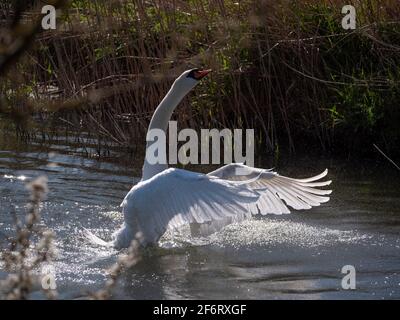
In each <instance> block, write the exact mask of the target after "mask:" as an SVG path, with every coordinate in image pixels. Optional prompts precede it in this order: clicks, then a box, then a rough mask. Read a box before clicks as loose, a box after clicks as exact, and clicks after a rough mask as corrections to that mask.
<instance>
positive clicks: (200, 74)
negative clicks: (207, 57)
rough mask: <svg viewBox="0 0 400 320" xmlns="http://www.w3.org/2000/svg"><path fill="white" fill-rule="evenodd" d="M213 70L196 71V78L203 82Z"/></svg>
mask: <svg viewBox="0 0 400 320" xmlns="http://www.w3.org/2000/svg"><path fill="white" fill-rule="evenodd" d="M211 71H212V70H211V69H207V70H196V71H195V72H194V78H195V79H196V80H201V79H203V78H204V77H205V76H206V75H208V74H209V73H210V72H211Z"/></svg>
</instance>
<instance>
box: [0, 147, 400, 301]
mask: <svg viewBox="0 0 400 320" xmlns="http://www.w3.org/2000/svg"><path fill="white" fill-rule="evenodd" d="M8 144H9V145H10V143H8ZM43 150H45V151H43ZM71 150H72V149H71V148H70V147H69V146H67V145H65V146H63V145H55V146H52V147H50V148H45V149H43V148H42V147H40V146H35V145H30V146H24V145H23V146H19V147H18V148H16V147H15V146H14V145H13V147H10V146H7V144H5V143H4V142H3V143H2V144H1V145H0V232H1V233H2V234H6V235H11V234H13V230H14V227H13V219H12V216H11V214H10V211H11V210H12V208H13V207H14V208H15V210H16V212H17V214H19V215H22V214H23V213H24V210H25V205H26V202H27V199H28V192H27V191H26V189H25V184H26V182H27V181H30V180H31V179H33V178H34V177H37V176H41V175H46V176H47V177H48V181H49V190H50V192H49V194H48V197H47V200H46V201H45V203H44V205H43V210H42V220H43V221H42V223H43V224H45V225H47V226H48V227H49V228H51V229H52V230H54V232H55V233H56V247H57V251H58V252H57V259H56V261H54V263H53V264H52V266H53V268H54V270H55V276H56V283H57V289H58V292H59V298H63V299H75V298H81V297H83V296H85V294H86V293H87V292H91V291H95V290H97V289H99V288H101V287H102V286H103V285H104V283H105V281H106V279H107V268H108V267H110V266H111V265H112V264H113V263H114V262H115V261H116V259H117V257H118V254H119V252H117V251H115V250H113V249H110V248H105V247H99V246H95V245H93V244H91V243H89V242H88V241H87V240H86V239H85V237H84V235H83V232H82V230H84V228H86V229H88V230H90V231H91V232H93V233H94V234H96V235H98V236H99V237H101V238H103V239H106V240H109V239H110V237H111V234H112V233H113V232H114V231H115V230H116V229H117V228H118V227H119V226H120V224H121V222H122V215H121V214H120V208H119V204H120V203H121V200H122V199H123V197H124V196H125V194H126V193H127V191H128V190H129V189H130V187H131V186H132V184H133V183H134V182H135V181H138V179H139V177H134V172H138V169H139V168H131V167H127V166H122V165H117V164H113V163H110V162H105V161H99V160H96V159H90V158H87V157H83V156H82V155H80V154H77V153H74V152H71ZM261 164H262V165H265V166H266V167H269V165H270V164H269V163H268V161H267V160H265V161H263V162H261ZM325 167H327V168H329V169H330V173H329V176H328V177H329V179H332V180H333V184H332V189H333V190H334V191H333V194H332V197H331V201H330V202H328V203H327V204H323V205H322V206H321V207H318V208H313V209H312V210H309V211H302V212H292V214H290V215H283V216H273V215H271V216H267V217H265V218H256V219H253V220H248V221H245V222H242V223H240V224H233V225H230V226H228V227H226V228H224V229H223V230H221V231H220V232H218V233H216V234H213V235H211V236H209V237H207V238H202V239H196V238H191V237H190V236H189V235H188V233H187V231H186V230H182V231H180V232H175V233H172V234H168V235H166V236H165V237H163V239H162V240H161V243H160V248H157V249H151V250H149V251H147V252H146V253H145V254H144V256H143V259H142V260H141V261H140V262H139V263H138V264H137V265H135V266H133V267H132V268H131V269H129V270H127V271H125V272H124V273H123V274H122V276H121V278H120V281H119V283H118V286H117V287H116V289H115V291H114V296H113V297H114V298H120V299H174V298H176V299H236V298H240V299H392V298H397V299H399V298H400V240H399V234H400V197H399V196H400V188H399V187H400V183H399V181H400V179H399V177H400V175H399V172H398V171H396V169H395V168H392V167H390V164H387V163H385V162H384V161H382V162H381V163H356V164H354V163H348V162H347V161H344V160H332V159H331V160H320V159H316V158H304V157H298V158H296V159H291V160H287V161H281V162H280V163H279V164H278V166H277V167H276V170H278V171H279V172H280V173H281V174H284V175H288V176H293V177H299V178H301V177H306V176H310V175H315V174H317V173H319V172H321V171H322V170H323V169H325ZM134 169H136V170H134ZM345 265H351V266H354V268H355V270H356V289H354V290H344V289H343V288H342V285H341V283H342V278H343V277H344V276H345V274H342V273H341V270H342V267H343V266H345ZM0 269H1V268H0ZM1 274H3V276H4V275H5V273H4V272H1V271H0V275H1ZM37 297H40V295H37Z"/></svg>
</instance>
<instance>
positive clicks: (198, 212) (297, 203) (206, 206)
mask: <svg viewBox="0 0 400 320" xmlns="http://www.w3.org/2000/svg"><path fill="white" fill-rule="evenodd" d="M208 73H209V70H199V69H193V70H187V71H185V72H183V73H182V74H181V75H180V76H179V77H178V78H177V79H176V80H175V82H174V83H173V85H172V87H171V89H170V90H169V92H168V93H167V95H166V96H165V97H164V99H163V100H162V101H161V103H160V104H159V105H158V107H157V109H156V111H155V112H154V115H153V117H152V119H151V122H150V125H149V130H150V129H154V128H157V129H161V130H164V131H166V130H167V126H168V121H169V119H170V117H171V115H172V112H173V111H174V109H175V108H176V106H177V105H178V103H179V102H180V101H181V100H182V99H183V97H184V96H185V95H186V94H187V93H188V92H189V91H190V90H191V89H193V88H194V86H195V85H196V84H197V83H198V82H199V81H200V80H201V79H202V78H203V77H205V76H206V75H207V74H208ZM147 146H149V144H147ZM237 169H240V175H238V174H237V172H238V170H237ZM326 174H327V170H325V171H324V172H323V173H321V174H319V175H317V176H315V177H312V178H308V179H292V178H287V177H284V176H280V175H278V174H277V173H276V172H273V171H271V170H265V169H258V168H252V167H248V166H245V165H243V164H237V163H233V164H228V165H225V166H223V167H222V168H220V169H218V170H215V171H213V172H210V173H209V174H201V173H195V172H190V171H187V170H181V169H174V168H170V169H168V168H167V165H161V164H157V165H152V164H150V163H149V162H147V161H146V160H145V162H144V166H143V178H142V180H141V181H140V182H139V183H138V184H136V185H135V186H133V187H132V189H131V190H130V191H129V192H128V194H127V195H126V196H125V199H124V200H123V202H122V204H121V206H122V212H123V215H124V224H123V225H122V227H121V228H120V229H119V230H118V231H117V232H116V234H115V240H114V241H113V246H114V247H116V248H124V247H128V246H129V245H130V243H131V241H132V240H133V239H135V238H136V239H138V240H139V241H140V243H141V244H142V245H148V244H155V243H157V241H158V240H159V239H160V237H161V236H162V235H163V234H164V233H165V232H166V231H167V230H168V229H171V228H178V227H180V226H182V225H185V224H189V225H191V226H192V227H194V226H197V227H199V226H200V227H201V226H202V225H207V223H208V224H209V223H211V222H214V221H216V222H217V224H218V222H222V224H223V225H225V224H227V223H229V222H231V221H232V219H234V218H237V219H243V218H246V217H249V216H251V215H255V214H262V215H264V214H269V213H272V214H283V213H290V211H289V209H288V206H290V207H292V208H294V209H297V210H300V209H310V208H311V207H312V206H318V205H320V204H321V203H323V202H327V201H329V197H326V196H325V195H328V194H330V193H331V190H320V189H316V188H315V187H322V186H327V185H329V184H330V183H331V181H324V182H316V181H317V180H319V179H321V178H323V177H325V176H326ZM283 201H284V202H283ZM193 229H199V228H193Z"/></svg>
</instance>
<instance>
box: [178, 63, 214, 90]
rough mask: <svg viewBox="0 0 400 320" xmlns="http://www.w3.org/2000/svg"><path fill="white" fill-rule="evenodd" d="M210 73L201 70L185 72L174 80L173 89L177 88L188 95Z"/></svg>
mask: <svg viewBox="0 0 400 320" xmlns="http://www.w3.org/2000/svg"><path fill="white" fill-rule="evenodd" d="M210 72H211V70H210V69H208V70H203V69H198V68H196V69H190V70H186V71H184V72H183V73H182V74H181V75H180V76H179V77H178V78H177V79H176V80H175V82H174V87H175V88H179V90H181V91H182V92H184V93H188V92H189V91H190V90H192V89H193V88H194V87H195V86H196V84H198V83H199V82H200V80H201V79H203V78H204V77H205V76H206V75H207V74H209V73H210Z"/></svg>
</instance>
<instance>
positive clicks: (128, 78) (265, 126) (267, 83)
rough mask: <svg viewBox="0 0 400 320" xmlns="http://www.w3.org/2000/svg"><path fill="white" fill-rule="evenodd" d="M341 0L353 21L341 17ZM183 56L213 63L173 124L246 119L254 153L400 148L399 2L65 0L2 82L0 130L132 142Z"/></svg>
mask: <svg viewBox="0 0 400 320" xmlns="http://www.w3.org/2000/svg"><path fill="white" fill-rule="evenodd" d="M32 2H34V1H32ZM350 3H352V4H353V5H354V6H355V7H356V9H357V29H356V30H354V31H353V30H344V29H342V27H341V19H342V17H343V15H342V14H341V9H342V6H343V5H345V4H350ZM3 6H4V8H3V14H2V16H1V18H2V23H3V24H4V25H6V24H8V25H9V24H10V21H11V18H12V16H13V15H12V14H9V13H7V10H12V9H11V7H7V6H6V5H3ZM7 17H8V18H7ZM15 34H16V32H14V33H13V34H12V35H14V36H15ZM3 42H4V41H3ZM3 45H4V43H3ZM193 66H205V67H211V68H212V69H214V72H213V74H212V76H211V77H209V78H208V79H207V80H205V81H204V82H203V83H202V84H201V85H199V86H198V87H197V88H196V90H195V93H194V94H193V95H192V96H191V97H190V99H186V100H185V101H184V103H182V105H181V106H180V107H179V109H178V112H176V114H175V118H176V119H177V120H178V123H179V125H180V126H181V127H192V128H197V129H199V128H208V127H216V128H222V127H228V128H255V129H256V136H257V138H258V142H259V145H258V149H257V150H258V152H261V151H266V152H269V153H273V152H275V153H277V152H279V150H289V151H292V152H293V151H298V152H310V151H311V150H315V151H317V152H319V153H322V152H326V153H335V154H344V155H349V154H351V155H357V156H366V155H370V154H376V150H375V149H374V148H373V147H372V144H373V143H375V144H377V145H378V146H380V147H381V149H383V150H384V151H385V152H387V153H388V154H389V155H391V156H392V157H398V156H400V148H398V145H399V142H400V141H399V140H400V130H399V129H398V125H399V123H400V111H399V102H400V3H399V1H397V0H387V1H375V0H368V1H366V0H363V1H345V2H343V1H334V0H332V1H311V0H309V1H307V0H302V1H285V0H274V1H258V0H257V1H256V0H244V1H222V0H221V1H206V0H192V1H164V0H155V1H139V0H119V1H105V0H104V1H101V0H95V1H84V0H75V1H69V3H68V6H67V8H66V9H65V10H64V11H63V15H62V17H60V19H59V21H58V28H57V30H56V31H46V32H40V33H39V34H37V35H36V40H35V42H34V43H33V45H32V46H31V48H30V49H29V50H28V51H27V52H26V53H25V55H23V57H22V58H21V59H19V60H18V63H17V64H16V65H14V66H13V67H12V70H9V71H8V73H7V74H6V76H3V77H2V78H1V80H0V81H1V82H0V87H1V105H0V113H1V114H3V115H2V116H1V117H2V119H3V121H2V122H1V126H2V127H3V131H4V130H7V131H10V130H11V131H14V129H15V128H17V132H18V134H20V135H23V136H24V137H28V136H29V137H32V136H35V137H36V138H37V137H38V136H39V137H40V138H41V139H45V140H52V139H56V138H57V137H59V136H62V135H63V136H65V135H68V136H71V135H72V136H73V137H75V138H76V137H82V136H83V134H84V137H85V138H89V139H93V140H89V141H97V142H96V143H98V150H99V153H101V151H100V150H104V149H107V148H110V147H111V144H112V145H113V146H116V147H118V148H122V149H124V150H128V151H132V150H135V149H136V148H139V149H141V148H143V147H144V143H143V139H144V133H145V131H146V128H147V124H148V121H149V119H150V117H151V114H152V112H153V111H154V108H155V106H156V105H157V104H158V102H159V101H160V99H161V98H162V97H163V95H164V94H165V93H166V91H167V89H168V87H169V85H170V84H171V81H172V80H173V79H174V77H176V76H177V75H178V74H179V73H180V72H181V71H182V70H184V69H187V68H190V67H193ZM10 118H11V119H13V121H8V119H10ZM4 119H7V120H5V121H4ZM38 133H39V135H38ZM74 141H77V143H78V144H85V143H87V140H82V139H78V140H74ZM83 141H86V142H83Z"/></svg>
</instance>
